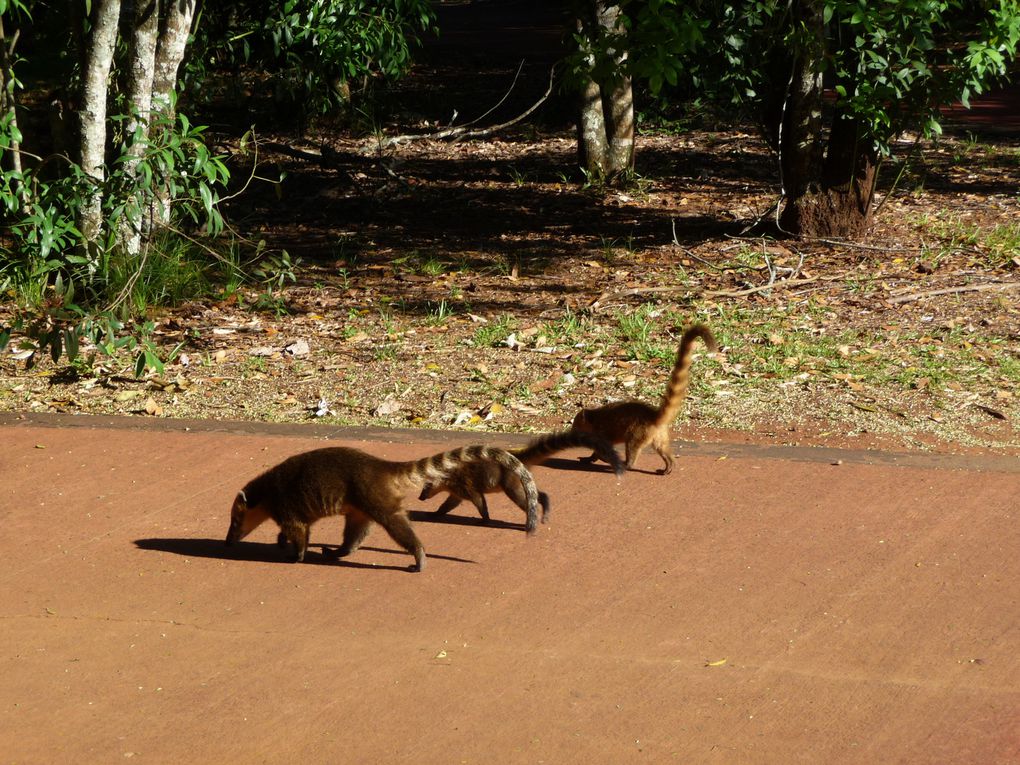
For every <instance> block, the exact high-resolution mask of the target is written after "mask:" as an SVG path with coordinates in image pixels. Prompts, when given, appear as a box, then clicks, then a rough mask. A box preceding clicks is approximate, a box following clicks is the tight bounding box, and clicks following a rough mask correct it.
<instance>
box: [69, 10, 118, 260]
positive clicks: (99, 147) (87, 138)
mask: <svg viewBox="0 0 1020 765" xmlns="http://www.w3.org/2000/svg"><path fill="white" fill-rule="evenodd" d="M119 18H120V0H93V5H92V34H91V35H90V38H89V44H88V49H87V52H86V54H85V58H86V61H85V68H84V82H83V87H82V102H81V110H80V112H79V119H80V126H81V127H80V136H79V140H80V145H81V151H80V155H81V168H82V171H83V172H84V173H85V175H87V176H88V177H89V178H90V179H91V181H92V186H91V188H90V189H89V190H88V191H87V192H86V198H85V200H84V202H83V203H82V208H81V213H80V216H81V217H80V220H79V226H78V229H79V231H81V233H82V236H83V238H84V240H85V245H86V247H87V248H88V249H89V251H90V253H91V252H93V251H94V250H95V248H96V246H97V245H98V243H99V240H100V238H101V237H102V235H103V215H102V213H103V210H102V207H103V190H102V184H103V181H104V180H105V179H106V171H105V155H106V95H107V84H108V80H109V77H110V68H111V66H112V65H113V52H114V46H115V45H116V42H117V22H118V20H119Z"/></svg>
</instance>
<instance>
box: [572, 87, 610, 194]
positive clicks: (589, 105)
mask: <svg viewBox="0 0 1020 765" xmlns="http://www.w3.org/2000/svg"><path fill="white" fill-rule="evenodd" d="M577 164H578V166H579V167H581V168H582V169H583V170H584V171H585V172H586V173H587V174H588V177H589V178H598V179H602V178H605V176H606V173H607V171H608V168H609V145H608V139H607V138H606V122H605V115H604V114H603V111H602V89H601V88H600V87H599V84H598V83H597V82H595V80H593V79H592V78H591V77H588V78H586V79H585V81H584V83H583V84H582V86H581V105H580V114H579V115H578V120H577Z"/></svg>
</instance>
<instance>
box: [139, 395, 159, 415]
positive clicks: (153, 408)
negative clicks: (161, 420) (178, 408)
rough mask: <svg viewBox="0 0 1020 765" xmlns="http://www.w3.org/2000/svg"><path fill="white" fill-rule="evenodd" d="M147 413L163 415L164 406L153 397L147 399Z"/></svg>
mask: <svg viewBox="0 0 1020 765" xmlns="http://www.w3.org/2000/svg"><path fill="white" fill-rule="evenodd" d="M144 409H145V413H146V414H151V415H152V416H153V417H161V416H162V415H163V407H161V406H160V405H159V404H157V403H156V402H155V401H154V400H153V399H152V398H151V397H150V398H147V399H145V407H144Z"/></svg>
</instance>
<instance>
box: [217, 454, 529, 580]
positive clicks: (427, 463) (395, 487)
mask: <svg viewBox="0 0 1020 765" xmlns="http://www.w3.org/2000/svg"><path fill="white" fill-rule="evenodd" d="M475 462H478V463H481V464H490V463H491V464H493V465H499V466H500V469H502V470H506V471H507V472H508V473H510V474H513V475H515V476H516V480H517V482H518V483H520V484H521V487H522V491H523V493H524V501H525V505H526V508H527V509H526V512H527V513H528V524H527V528H528V533H532V532H534V530H535V527H536V526H537V524H538V490H537V489H536V488H535V481H534V479H532V477H531V473H530V472H528V469H527V468H526V467H524V465H523V464H522V463H521V461H520V460H518V459H517V458H516V457H514V456H513V455H511V454H509V453H508V452H506V451H504V450H503V449H494V448H490V447H487V446H466V447H462V448H460V449H454V450H452V451H448V452H442V453H441V454H435V455H433V456H431V457H426V458H425V459H421V460H416V461H411V462H393V461H390V460H384V459H380V458H378V457H373V456H372V455H370V454H367V453H365V452H363V451H360V450H358V449H350V448H347V447H327V448H324V449H315V450H313V451H309V452H303V453H301V454H295V455H294V456H293V457H289V458H288V459H286V460H284V461H283V462H281V463H280V464H279V465H276V466H275V467H272V468H270V469H269V470H267V471H265V472H264V473H262V474H261V475H260V476H258V477H257V478H254V479H252V480H251V481H249V482H248V483H247V484H246V485H245V487H244V488H243V489H242V490H241V491H240V492H239V493H238V494H237V497H236V498H235V499H234V504H233V506H232V507H231V510H230V528H229V530H228V531H227V539H226V543H227V544H228V545H230V544H233V543H234V542H237V541H240V540H242V539H244V538H245V537H246V536H248V534H250V533H251V532H252V531H253V530H254V529H256V528H257V527H258V526H259V525H261V524H262V523H263V522H264V521H265V520H266V519H268V518H272V519H273V520H274V521H275V522H276V524H277V525H278V526H279V527H280V534H279V536H278V537H277V542H278V543H279V544H280V545H281V546H285V545H286V544H287V543H288V542H289V543H290V545H291V546H292V548H293V554H292V556H291V560H293V561H302V560H304V557H305V552H306V551H307V549H308V536H309V529H310V528H311V525H312V524H313V523H315V522H316V521H317V520H319V519H320V518H325V517H327V516H331V515H344V516H345V517H346V522H345V524H344V534H343V543H342V544H341V545H340V548H339V549H338V550H337V551H336V552H335V554H334V555H333V557H343V556H345V555H350V554H351V553H353V552H354V551H355V550H357V549H358V547H359V546H360V545H361V543H362V541H363V540H364V539H365V537H366V535H367V534H368V531H369V529H370V528H371V526H372V523H373V522H374V523H378V524H379V525H380V526H382V527H383V529H385V530H386V533H387V534H389V535H390V537H392V539H393V541H394V542H396V543H397V544H399V545H400V546H401V547H403V548H404V549H405V550H407V552H409V553H411V554H412V555H413V556H414V561H415V562H414V565H413V566H412V567H411V568H412V570H417V571H421V570H423V569H424V568H425V549H424V547H422V544H421V541H420V540H419V539H418V536H417V535H416V534H415V533H414V529H413V528H412V527H411V522H410V520H409V519H408V517H407V511H406V510H404V509H403V507H402V506H401V502H402V501H403V498H404V495H405V494H406V493H407V492H408V491H409V490H411V489H416V488H418V487H419V486H422V485H423V484H425V483H429V482H438V481H444V480H446V479H447V477H448V476H449V475H450V474H451V473H454V472H456V471H457V470H459V469H461V468H462V467H463V466H464V465H468V464H473V463H475Z"/></svg>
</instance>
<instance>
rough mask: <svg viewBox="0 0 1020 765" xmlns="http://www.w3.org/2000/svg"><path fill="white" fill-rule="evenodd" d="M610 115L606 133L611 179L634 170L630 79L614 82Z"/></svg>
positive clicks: (607, 104)
mask: <svg viewBox="0 0 1020 765" xmlns="http://www.w3.org/2000/svg"><path fill="white" fill-rule="evenodd" d="M606 101H607V103H606V104H605V111H606V112H607V114H608V115H609V119H608V127H607V129H606V132H607V134H608V137H609V168H608V170H609V177H610V179H612V178H616V177H617V176H620V175H623V174H626V173H628V172H630V171H631V170H633V169H634V91H633V89H632V88H631V80H630V77H619V78H618V79H617V80H615V81H614V83H613V85H612V87H611V88H609V94H608V96H607V98H606Z"/></svg>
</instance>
